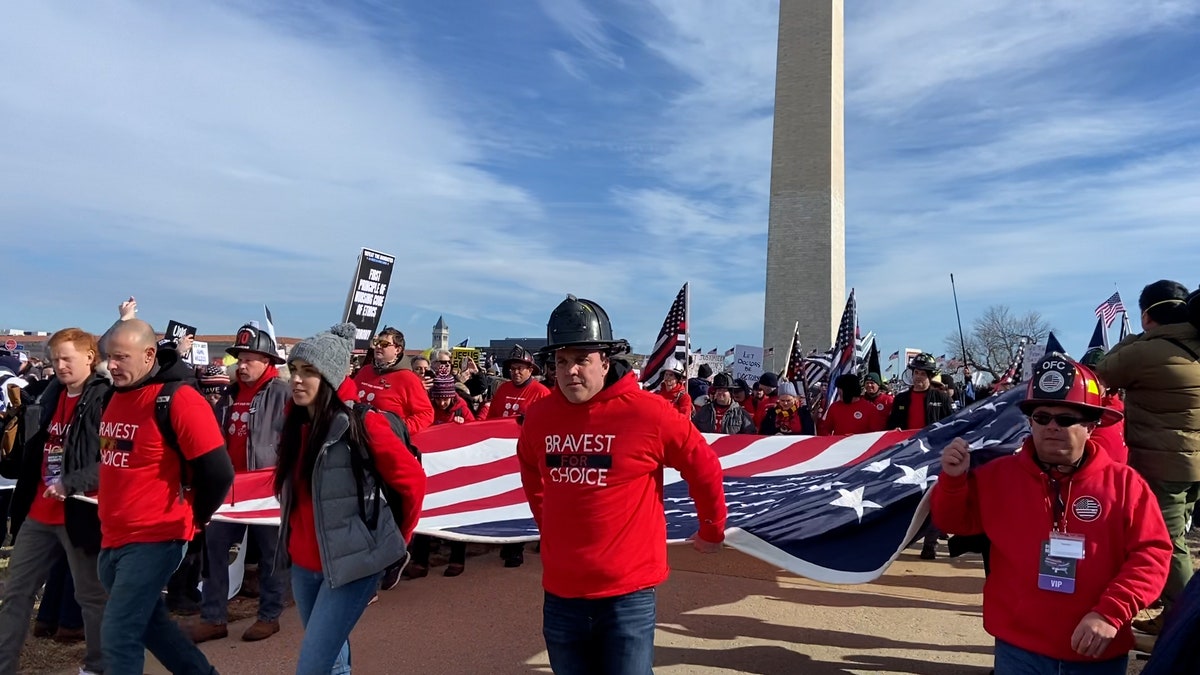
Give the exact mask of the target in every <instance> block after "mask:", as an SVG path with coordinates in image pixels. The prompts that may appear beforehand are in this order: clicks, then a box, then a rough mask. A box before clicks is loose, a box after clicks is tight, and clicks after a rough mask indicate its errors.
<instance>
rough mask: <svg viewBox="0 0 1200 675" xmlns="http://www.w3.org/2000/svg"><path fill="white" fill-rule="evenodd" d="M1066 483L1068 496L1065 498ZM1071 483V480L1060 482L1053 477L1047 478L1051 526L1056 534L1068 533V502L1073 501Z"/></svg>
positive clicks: (1047, 499)
mask: <svg viewBox="0 0 1200 675" xmlns="http://www.w3.org/2000/svg"><path fill="white" fill-rule="evenodd" d="M1064 482H1065V483H1066V487H1067V494H1066V497H1064V496H1063V483H1064ZM1071 482H1072V481H1070V480H1066V481H1063V480H1060V479H1058V478H1054V477H1052V476H1047V488H1048V491H1047V495H1046V504H1047V506H1049V507H1050V515H1051V519H1052V520H1051V522H1050V525H1051V527H1052V528H1053V529H1054V531H1055V532H1062V533H1064V534H1065V533H1066V531H1067V502H1069V501H1071Z"/></svg>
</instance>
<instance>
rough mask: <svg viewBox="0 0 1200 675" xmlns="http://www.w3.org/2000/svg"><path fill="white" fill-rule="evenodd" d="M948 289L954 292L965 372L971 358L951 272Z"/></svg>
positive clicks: (955, 312)
mask: <svg viewBox="0 0 1200 675" xmlns="http://www.w3.org/2000/svg"><path fill="white" fill-rule="evenodd" d="M950 290H951V291H952V292H953V293H954V317H955V318H956V319H958V341H959V344H961V345H962V355H963V369H964V373H965V372H966V371H965V369H966V368H967V367H968V366H969V365H970V361H971V359H970V357H968V356H967V338H966V336H965V335H963V328H962V314H960V313H959V311H958V288H956V287H955V285H954V274H953V273H951V274H950Z"/></svg>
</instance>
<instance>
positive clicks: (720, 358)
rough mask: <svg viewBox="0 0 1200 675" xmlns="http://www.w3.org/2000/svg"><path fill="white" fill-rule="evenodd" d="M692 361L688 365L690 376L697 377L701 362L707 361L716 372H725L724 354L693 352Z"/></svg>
mask: <svg viewBox="0 0 1200 675" xmlns="http://www.w3.org/2000/svg"><path fill="white" fill-rule="evenodd" d="M691 360H692V362H691V364H689V365H688V377H697V371H699V370H700V364H701V363H707V364H708V367H709V368H712V371H713V372H714V373H721V372H725V355H724V354H692V359H691Z"/></svg>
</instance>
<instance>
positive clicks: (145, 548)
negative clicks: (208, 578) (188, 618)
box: [98, 541, 217, 675]
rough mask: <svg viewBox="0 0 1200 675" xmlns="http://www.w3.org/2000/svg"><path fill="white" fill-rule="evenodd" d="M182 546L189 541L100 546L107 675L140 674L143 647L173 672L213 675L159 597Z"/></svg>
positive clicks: (180, 554)
mask: <svg viewBox="0 0 1200 675" xmlns="http://www.w3.org/2000/svg"><path fill="white" fill-rule="evenodd" d="M186 549H187V542H184V541H164V542H156V543H152V544H126V545H125V546H121V547H119V548H106V549H102V550H101V551H100V559H99V562H98V568H99V571H100V583H101V584H103V585H104V590H106V591H108V604H107V605H106V606H105V607H104V621H103V624H102V627H101V633H100V635H101V641H102V642H103V646H104V660H105V669H104V673H105V675H142V673H143V672H145V670H144V666H145V665H146V653H145V650H147V649H149V650H150V653H151V654H154V656H155V658H157V659H158V660H159V661H161V662H162V664H163V665H164V666H166V668H167V670H169V671H171V672H172V673H174V674H175V675H216V672H217V671H216V669H215V668H213V667H212V666H211V665H210V664H209V663H208V659H206V658H204V654H203V653H201V651H200V650H199V649H197V648H196V645H194V644H192V641H191V640H190V639H189V638H188V637H187V636H186V635H184V634H183V631H181V630H180V629H179V626H177V625H176V624H175V622H174V621H172V620H171V616H170V615H169V614H168V613H167V604H166V602H164V601H163V596H162V589H163V587H164V586H166V585H167V581H168V580H169V579H170V578H171V574H172V573H173V572H174V571H175V568H176V567H178V566H179V562H180V561H181V560H183V553H184V551H185V550H186Z"/></svg>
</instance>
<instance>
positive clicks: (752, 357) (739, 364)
mask: <svg viewBox="0 0 1200 675" xmlns="http://www.w3.org/2000/svg"><path fill="white" fill-rule="evenodd" d="M762 373H763V348H762V347H750V346H747V345H737V346H736V347H734V348H733V379H735V380H737V379H742V380H745V381H746V384H748V385H750V386H751V387H753V386H754V385H755V384H756V383H757V382H758V378H760V377H762Z"/></svg>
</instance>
